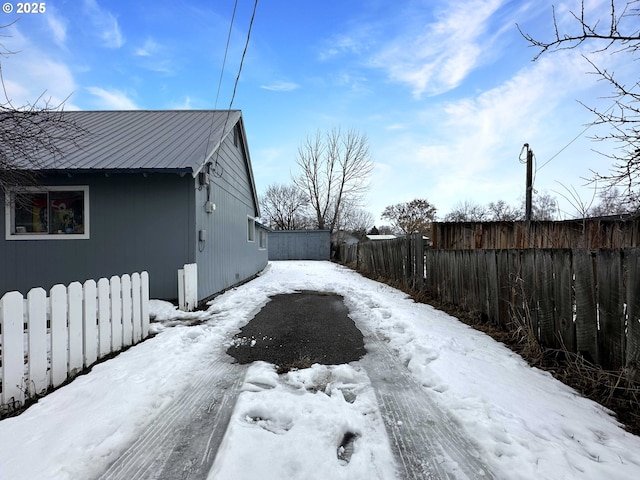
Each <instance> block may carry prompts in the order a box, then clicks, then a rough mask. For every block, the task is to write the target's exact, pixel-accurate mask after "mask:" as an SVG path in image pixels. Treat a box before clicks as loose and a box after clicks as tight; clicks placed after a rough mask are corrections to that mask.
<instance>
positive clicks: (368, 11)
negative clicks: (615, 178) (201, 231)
mask: <svg viewBox="0 0 640 480" xmlns="http://www.w3.org/2000/svg"><path fill="white" fill-rule="evenodd" d="M587 3H588V5H589V11H590V12H600V13H601V15H599V16H600V17H602V18H603V19H606V13H607V11H608V10H607V9H608V0H589V1H588V2H587ZM552 4H555V5H556V14H557V17H558V20H559V22H560V24H561V26H562V25H566V24H568V23H569V22H570V17H569V15H568V12H569V10H574V11H579V0H570V1H558V0H554V1H551V0H531V1H527V0H511V1H509V0H465V1H456V0H420V1H419V0H406V1H399V2H389V1H385V0H363V1H360V0H348V1H345V0H339V1H338V0H322V1H316V0H304V1H291V0H289V1H285V0H262V1H260V2H259V4H258V7H257V13H256V17H255V21H254V24H253V28H252V31H251V40H250V44H249V48H248V51H247V54H246V58H245V60H244V66H243V70H242V75H241V78H240V82H239V84H238V89H237V93H236V96H235V100H234V102H233V108H238V109H241V110H242V111H243V115H244V120H245V126H246V130H247V136H248V141H249V148H250V152H251V158H252V162H253V167H254V173H255V177H256V184H257V188H258V192H259V193H262V192H263V191H264V190H265V189H266V187H267V186H268V185H270V184H273V183H276V182H279V183H289V182H290V174H291V172H294V171H295V169H296V165H295V158H296V153H297V148H298V145H299V144H300V143H301V142H302V140H303V139H304V138H305V137H306V136H307V135H308V134H313V133H315V132H316V131H317V130H318V129H319V130H321V131H324V130H329V129H331V128H333V127H341V128H343V129H348V128H354V129H357V130H359V131H360V132H361V133H364V134H366V135H367V136H368V138H369V144H370V148H371V155H372V160H373V162H374V164H375V168H374V174H373V176H372V179H371V188H370V191H369V194H368V196H367V199H366V205H365V208H366V209H367V210H369V211H370V212H371V213H372V214H373V215H374V217H376V223H377V224H378V225H380V224H382V223H383V222H381V221H380V220H379V219H378V217H379V215H380V214H381V212H382V210H383V209H384V207H386V206H387V205H391V204H395V203H399V202H406V201H410V200H412V199H414V198H427V199H428V200H429V201H430V202H431V203H432V204H434V205H435V206H436V208H437V209H438V215H439V216H443V215H444V214H446V213H447V212H449V211H450V210H451V209H452V208H453V207H454V206H455V205H456V204H458V203H459V202H461V201H465V200H471V201H474V202H477V203H481V204H486V203H488V202H490V201H496V200H500V199H502V200H505V201H507V202H508V203H510V204H517V203H519V202H520V201H521V199H522V198H523V196H524V188H525V167H524V166H523V165H521V164H520V163H519V161H518V156H519V154H520V151H521V149H522V146H523V144H524V143H529V144H530V145H531V147H532V149H533V150H534V152H535V156H536V162H537V169H536V170H537V171H536V175H535V185H534V187H535V189H536V191H538V192H540V193H545V192H546V193H550V194H552V195H555V196H556V197H558V198H559V200H560V201H561V208H562V210H563V212H564V213H565V215H567V216H573V215H574V214H575V209H574V208H573V207H572V206H571V205H570V204H569V203H568V202H566V201H564V200H563V199H562V195H568V192H567V190H566V189H567V188H569V189H570V188H575V189H576V190H577V191H578V192H579V194H580V197H581V198H582V200H583V201H584V202H588V201H589V200H590V198H591V194H592V192H591V189H590V188H588V187H584V186H583V185H584V184H585V181H584V180H583V178H584V177H589V176H590V169H595V170H599V171H606V170H607V168H608V166H609V163H610V162H609V161H608V160H607V159H606V158H604V157H602V156H601V155H598V154H597V153H595V152H594V151H593V149H598V150H603V151H610V148H611V147H609V146H607V145H604V144H602V143H594V142H593V141H591V140H589V138H588V137H589V136H591V135H594V134H597V133H601V134H602V133H605V132H606V130H603V129H602V128H600V129H598V128H597V127H592V128H590V129H588V130H587V131H586V132H585V131H584V130H585V127H586V125H587V124H588V123H589V122H590V121H591V120H592V119H593V118H592V116H591V114H590V113H589V112H588V111H587V110H586V109H585V108H584V107H583V106H582V105H580V104H579V102H578V101H582V102H584V103H586V104H588V105H590V106H601V107H603V108H607V107H608V106H609V105H611V103H612V100H611V99H606V98H603V97H605V96H607V95H609V94H610V91H609V89H608V87H607V85H605V84H603V83H602V82H597V79H596V78H595V77H594V76H593V75H590V74H588V73H587V72H588V71H589V70H590V67H589V65H588V64H587V62H586V61H585V60H584V59H583V58H582V57H581V56H580V55H579V53H580V52H579V51H577V50H571V51H567V52H562V53H556V54H552V55H546V56H543V57H542V58H541V59H540V60H538V61H537V62H532V61H531V60H532V58H533V56H534V55H535V53H536V51H535V50H534V49H532V48H530V47H529V46H528V44H527V42H526V41H525V40H524V39H523V38H522V36H521V35H520V33H519V32H518V30H517V28H516V23H518V24H519V25H520V26H521V28H522V29H523V30H524V31H526V32H527V33H531V34H533V35H534V36H536V37H539V38H543V39H547V38H551V36H552V35H553V24H552V17H551V13H552V10H551V7H552ZM13 6H14V9H15V7H17V3H15V2H14V3H13ZM45 6H46V11H45V12H44V13H38V14H29V15H26V14H25V15H17V14H16V13H15V11H14V12H12V13H11V14H6V13H0V18H2V20H3V21H2V24H3V25H8V24H9V23H11V22H12V21H14V20H15V19H17V18H19V20H18V21H17V22H16V23H14V24H12V25H10V26H7V27H5V28H3V29H2V34H3V35H4V37H3V38H0V43H2V44H3V45H4V47H5V49H8V50H11V51H15V52H18V53H17V54H15V55H9V56H5V57H4V58H1V59H0V61H1V63H2V73H3V77H4V81H5V86H6V89H7V92H8V95H9V97H10V98H11V99H12V101H13V102H14V104H16V105H19V104H23V103H26V102H34V101H35V100H36V99H37V98H38V97H39V96H40V95H41V94H42V93H43V92H46V93H45V98H51V100H52V101H53V102H59V101H62V100H64V99H67V100H66V108H67V109H82V110H101V109H191V108H193V109H211V108H214V107H217V108H220V109H225V108H228V106H229V102H230V100H231V95H232V90H233V85H234V81H235V78H236V75H237V73H238V67H239V64H240V58H241V56H242V51H243V49H244V45H245V41H246V38H247V31H248V27H249V22H250V18H251V12H252V10H253V6H254V2H253V0H239V1H238V11H237V13H236V17H235V23H234V29H233V32H232V36H231V41H230V47H229V51H228V53H227V62H226V67H225V72H224V75H223V77H222V84H221V89H220V94H219V97H218V101H217V104H216V93H217V91H218V84H219V79H220V74H221V68H222V62H223V58H224V54H225V45H226V42H227V35H228V31H229V23H230V21H231V16H232V12H233V7H234V0H173V1H168V0H154V1H135V0H133V1H132V0H49V1H46V2H45ZM597 15H598V14H595V13H594V16H593V18H595V17H596V16H597ZM592 49H593V47H592ZM585 51H587V52H588V50H585ZM593 58H594V59H596V60H597V61H598V64H599V65H603V66H606V67H607V68H611V69H612V70H614V71H615V72H616V74H619V75H621V76H622V77H623V78H624V75H627V74H628V75H630V78H633V77H632V75H633V74H634V73H635V72H633V68H632V66H631V65H630V62H629V59H628V58H624V57H623V56H617V55H609V54H608V53H605V54H598V55H597V56H595V57H593ZM636 66H637V65H636ZM576 137H578V138H577V139H576V140H574V138H576ZM565 147H566V148H565Z"/></svg>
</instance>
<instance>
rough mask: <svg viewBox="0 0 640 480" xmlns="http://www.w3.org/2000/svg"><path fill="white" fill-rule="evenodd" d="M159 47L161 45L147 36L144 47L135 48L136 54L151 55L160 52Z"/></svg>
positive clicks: (139, 55)
mask: <svg viewBox="0 0 640 480" xmlns="http://www.w3.org/2000/svg"><path fill="white" fill-rule="evenodd" d="M159 49H160V45H158V43H157V42H156V41H155V40H153V39H152V38H147V40H146V41H145V42H144V45H143V46H142V47H140V48H136V49H135V51H134V54H135V55H136V56H138V57H150V56H151V55H154V54H156V53H158V50H159Z"/></svg>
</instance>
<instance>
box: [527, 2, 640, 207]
mask: <svg viewBox="0 0 640 480" xmlns="http://www.w3.org/2000/svg"><path fill="white" fill-rule="evenodd" d="M585 10H586V9H585V1H584V0H582V2H581V10H580V14H575V13H574V12H571V15H572V17H573V18H574V20H575V21H576V24H577V27H578V28H577V29H576V30H574V31H572V32H569V33H560V29H559V26H558V20H557V18H556V12H555V8H554V9H553V26H554V31H555V38H553V39H551V40H547V41H542V40H538V39H535V38H534V37H533V36H532V35H529V34H527V33H525V32H523V31H522V29H521V28H520V26H518V29H519V31H520V33H521V35H522V36H523V37H524V38H525V39H526V40H527V41H528V42H529V43H530V44H531V46H533V47H535V48H537V49H539V51H538V53H537V54H536V55H535V57H534V58H533V60H534V61H535V60H537V59H538V58H540V56H541V55H543V54H545V53H547V52H556V51H559V50H568V49H574V48H576V47H578V46H580V45H582V44H583V43H586V42H588V43H589V44H595V46H596V48H595V49H594V50H593V51H592V52H591V53H597V52H604V51H609V52H610V53H612V54H621V53H624V54H628V55H631V56H632V57H633V56H635V55H637V54H638V52H639V51H640V21H639V20H640V0H627V1H625V2H621V1H618V2H616V0H610V12H609V21H608V22H607V23H606V26H605V25H602V26H601V22H600V21H599V20H597V21H595V22H590V21H588V20H587V15H586V11H585ZM583 56H584V58H586V59H587V61H588V62H589V64H590V65H591V67H592V69H593V72H592V73H594V74H595V75H597V76H598V77H599V78H600V80H603V81H605V82H607V83H608V84H609V85H610V86H611V87H612V90H613V92H612V99H614V103H613V105H612V107H611V108H609V109H607V110H605V111H599V110H597V109H596V108H591V107H588V106H586V105H585V107H586V108H587V109H588V110H590V111H591V112H592V113H593V114H594V115H595V118H596V120H595V121H594V122H593V125H598V124H607V125H609V126H610V127H611V132H610V133H609V134H608V135H606V136H601V137H593V139H594V140H598V141H603V140H609V141H613V142H616V143H618V144H619V146H618V148H617V152H619V153H615V152H614V153H613V154H606V155H605V156H606V157H608V158H610V159H611V160H612V163H613V166H612V167H611V169H610V170H609V171H608V172H595V171H594V172H592V173H593V178H592V179H591V181H592V182H593V183H596V182H598V181H602V182H603V183H604V185H605V186H607V188H611V187H621V188H622V189H623V195H624V196H626V197H627V199H628V203H629V204H630V205H638V199H639V198H640V192H638V187H639V186H640V92H637V91H634V90H635V89H637V87H638V86H639V85H638V84H639V83H640V82H638V81H637V80H636V81H634V82H633V83H632V84H631V85H625V84H624V83H622V82H620V81H618V80H617V78H616V77H615V74H614V73H613V72H610V71H608V70H606V69H604V68H601V67H599V66H598V65H597V64H596V63H595V62H594V61H593V60H591V59H590V58H589V56H588V55H583ZM632 60H634V61H635V60H637V58H633V59H632ZM583 105H584V104H583Z"/></svg>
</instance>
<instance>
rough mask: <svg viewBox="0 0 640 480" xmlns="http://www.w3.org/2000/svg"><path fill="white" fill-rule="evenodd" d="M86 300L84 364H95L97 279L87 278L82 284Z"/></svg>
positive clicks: (83, 310) (96, 347)
mask: <svg viewBox="0 0 640 480" xmlns="http://www.w3.org/2000/svg"><path fill="white" fill-rule="evenodd" d="M82 291H83V295H84V302H83V304H82V313H83V319H82V326H83V329H84V332H83V335H82V343H83V350H84V366H85V368H86V367H88V366H89V365H93V364H94V363H95V362H96V360H97V359H98V325H97V323H98V315H97V309H98V305H97V299H98V288H97V286H96V281H95V280H87V281H86V282H84V285H83V286H82Z"/></svg>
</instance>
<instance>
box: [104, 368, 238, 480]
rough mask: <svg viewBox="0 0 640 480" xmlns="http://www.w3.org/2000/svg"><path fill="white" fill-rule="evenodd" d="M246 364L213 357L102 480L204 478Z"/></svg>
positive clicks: (184, 479)
mask: <svg viewBox="0 0 640 480" xmlns="http://www.w3.org/2000/svg"><path fill="white" fill-rule="evenodd" d="M245 372H246V368H245V367H243V366H240V365H236V364H231V363H230V362H225V361H216V362H214V363H213V364H211V365H210V368H209V369H208V370H207V371H205V372H203V373H200V374H198V375H196V376H195V378H194V380H193V382H192V384H191V385H190V386H189V387H188V388H187V389H186V390H185V391H184V392H182V394H180V395H179V396H178V397H177V398H176V399H175V400H174V401H173V402H172V404H171V405H169V406H168V407H167V408H166V409H165V410H163V411H162V412H161V414H160V415H159V416H158V417H157V418H156V419H155V420H153V422H152V423H151V424H150V425H149V426H147V428H146V429H145V431H144V432H143V433H142V435H140V437H139V438H138V439H137V440H136V441H135V442H134V443H133V444H132V445H131V446H130V447H129V448H128V449H127V450H126V451H125V452H123V454H122V455H121V456H120V457H119V458H118V459H117V460H116V461H115V462H114V463H113V464H112V465H111V466H110V467H109V469H108V470H107V471H106V472H105V473H104V474H103V475H102V476H101V477H100V479H101V480H138V479H140V480H141V479H145V480H147V479H149V480H151V479H155V480H165V479H166V480H188V479H196V478H206V476H207V474H208V472H209V469H210V468H211V465H212V464H213V461H214V459H215V455H216V452H217V450H218V447H219V446H220V442H221V441H222V437H223V436H224V433H225V430H226V428H227V425H228V423H229V419H230V417H231V412H232V411H233V407H234V405H235V402H236V399H237V397H238V393H239V389H240V385H241V384H242V380H243V378H244V373H245Z"/></svg>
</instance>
